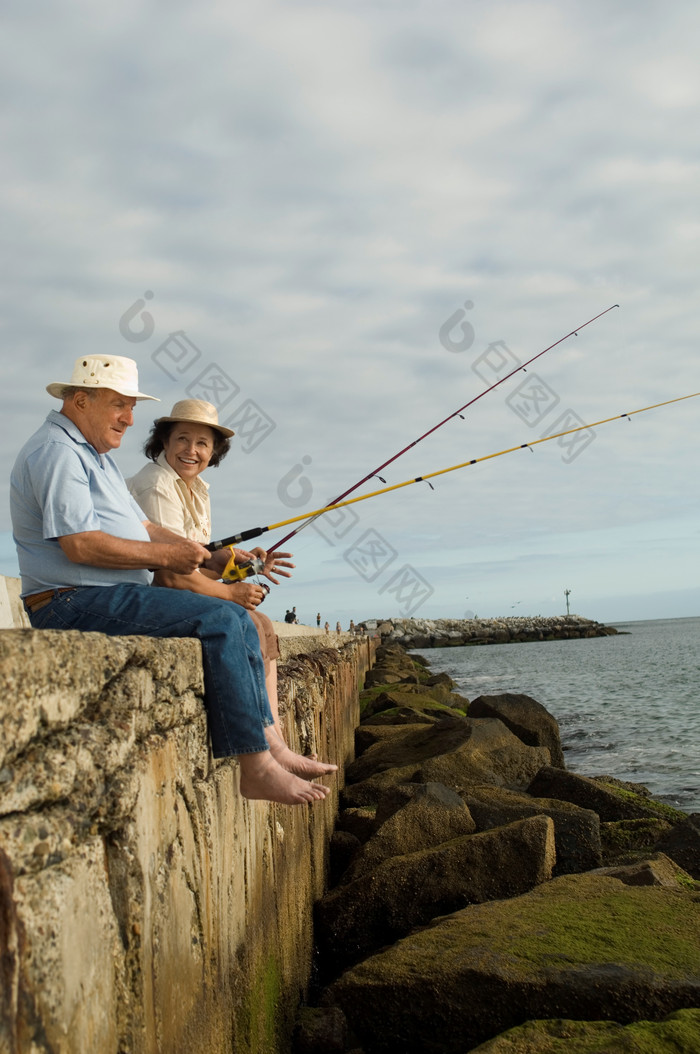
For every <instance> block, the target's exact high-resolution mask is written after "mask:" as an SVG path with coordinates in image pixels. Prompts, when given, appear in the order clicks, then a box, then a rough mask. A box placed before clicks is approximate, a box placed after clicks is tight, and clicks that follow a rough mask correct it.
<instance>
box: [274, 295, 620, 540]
mask: <svg viewBox="0 0 700 1054" xmlns="http://www.w3.org/2000/svg"><path fill="white" fill-rule="evenodd" d="M619 306H620V305H619V304H612V305H611V306H610V307H606V309H605V311H601V312H600V314H599V315H594V316H593V318H589V319H588V322H584V323H583V325H581V326H577V327H576V329H572V330H571V332H570V333H567V334H566V336H565V337H560V338H559V340H555V342H554V344H550V345H549V347H547V348H544V350H543V351H538V352H537V354H536V355H533V356H532V358H531V359H528V360H527V362H523V363H522V364H521V365H520V366H516V367H515V369H514V370H511V371H510V373H507V374H506V375H505V377H501V378H500V380H498V381H496V382H495V383H494V384H492V385H491V386H490V387H489V388H485V389H484V391H483V392H480V393H479V395H475V396H474V398H473V399H470V400H469V402H467V403H465V404H464V406H460V407H459V409H458V410H455V411H454V412H453V413H451V414H449V415H448V416H447V417H446V418H445V419H444V420H442V421H439V422H438V424H436V425H433V427H432V428H429V429H428V431H427V432H424V433H423V435H422V436H418V438H417V439H414V440H413V442H412V443H409V444H408V446H405V447H404V448H403V449H402V450H399V451H398V453H397V454H394V455H393V456H392V457H390V458H388V460H387V461H383V462H382V464H381V465H377V467H376V468H374V469H372V471H371V472H368V473H367V475H366V476H363V477H362V479H358V481H357V483H353V485H352V486H351V487H348V489H347V490H344V491H343V493H342V494H339V495H338V497H337V498H334V499H333V501H329V502H328V504H327V505H326V506H325V508H332V507H333V506H334V505H337V504H338V502H340V501H342V500H343V498H347V496H348V494H352V493H353V491H355V490H357V488H358V487H361V486H362V484H363V483H366V482H367V480H369V479H372V477H373V476H379V473H380V472H381V471H382V469H385V468H386V467H387V465H391V464H392V462H394V461H396V460H397V459H398V458H400V457H401V455H402V454H405V453H406V452H407V451H408V450H411V449H412V448H413V447H414V446H417V445H418V443H420V442H422V441H423V440H424V439H427V438H428V436H429V435H432V434H433V432H437V430H438V428H442V426H443V425H446V424H447V422H448V421H451V420H452V418H453V417H459V416H460V414H462V412H463V411H464V410H468V409H469V407H470V406H473V405H474V403H477V402H478V401H479V399H483V397H484V396H485V395H488V394H489V392H492V391H493V390H494V388H498V386H499V384H503V382H504V381H507V380H509V378H510V377H513V376H514V375H515V374H516V373H518V372H519V371H520V370H525V369H526V367H528V366H529V365H530V363H532V362H534V361H535V359H539V358H541V356H542V355H545V354H546V353H547V352H548V351H551V350H552V348H556V347H557V345H558V344H562V343H563V342H564V341H565V340H568V339H569V337H575V336H578V334H579V332H580V331H581V330H582V329H585V328H586V326H590V325H591V323H592V322H595V321H596V320H597V319H599V318H602V317H603V315H607V313H608V311H612V310H613V308H615V307H619ZM379 479H380V480H381V481H382V483H385V482H386V480H384V479H382V477H381V476H379ZM316 518H317V516H316V515H313V514H312V515H311V516H309V518H308V519H307V520H305V521H304V523H300V524H299V526H298V527H295V528H294V530H293V531H290V532H289V534H285V536H284V538H281V539H280V540H279V542H276V544H275V545H273V546H271V547H270V549H269V550H268V552H270V553H274V552H275V551H276V550H277V549H279V547H280V546H281V545H284V543H285V542H287V541H289V539H290V538H293V537H294V535H295V534H298V533H299V531H302V530H303V529H304V527H308V525H309V524H310V523H313V521H314V520H315V519H316Z"/></svg>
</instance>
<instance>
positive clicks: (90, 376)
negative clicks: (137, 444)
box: [46, 355, 160, 403]
mask: <svg viewBox="0 0 700 1054" xmlns="http://www.w3.org/2000/svg"><path fill="white" fill-rule="evenodd" d="M66 388H110V389H111V390H112V391H113V392H118V393H119V395H126V396H127V398H129V399H152V400H153V401H154V402H156V403H159V402H160V399H158V398H157V396H155V395H144V393H143V392H140V391H139V373H138V368H137V366H136V363H135V362H134V360H133V359H125V358H124V357H123V356H121V355H82V356H81V357H80V358H79V359H76V360H75V365H74V366H73V376H72V377H71V379H70V380H69V381H53V383H52V384H47V385H46V391H47V392H48V393H49V395H53V396H54V398H56V399H62V398H63V393H64V392H65V390H66Z"/></svg>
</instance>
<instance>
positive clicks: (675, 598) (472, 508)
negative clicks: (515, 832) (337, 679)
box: [0, 0, 700, 625]
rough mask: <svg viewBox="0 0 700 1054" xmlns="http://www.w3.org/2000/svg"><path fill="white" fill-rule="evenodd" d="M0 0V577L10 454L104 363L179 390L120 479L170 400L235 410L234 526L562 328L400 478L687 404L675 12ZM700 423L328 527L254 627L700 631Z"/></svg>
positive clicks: (699, 97)
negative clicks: (372, 624)
mask: <svg viewBox="0 0 700 1054" xmlns="http://www.w3.org/2000/svg"><path fill="white" fill-rule="evenodd" d="M3 6H4V13H3V15H2V33H1V34H0V55H1V61H0V78H1V80H2V85H3V97H4V100H5V107H4V110H3V115H2V176H1V178H2V212H3V214H2V227H3V232H4V234H3V239H2V243H1V244H0V259H1V260H2V268H3V273H4V274H3V276H4V281H3V283H2V296H3V299H4V304H3V312H2V322H3V328H4V335H3V336H4V339H3V347H4V353H3V355H2V358H1V360H0V374H1V381H2V386H3V390H4V391H5V393H6V405H5V411H4V425H3V428H4V438H5V444H6V450H7V453H8V455H9V456H8V457H7V458H6V468H5V470H4V471H3V473H2V477H1V481H0V485H1V487H2V492H3V495H4V500H3V502H2V512H1V513H0V515H1V520H0V531H2V535H1V536H0V571H2V573H5V574H9V575H13V574H17V565H16V560H15V556H14V547H13V544H12V538H11V530H10V522H9V511H8V501H7V494H8V478H9V472H10V469H11V465H12V462H13V460H14V457H15V455H16V452H17V451H18V450H19V448H20V446H21V445H22V443H23V441H24V439H25V438H26V437H27V436H28V435H29V434H30V433H31V432H32V431H34V429H35V428H36V427H38V425H39V424H40V422H41V421H42V420H43V418H44V416H45V414H46V413H47V412H48V410H49V409H51V408H52V407H55V408H58V404H57V403H56V402H55V401H54V400H52V399H51V398H50V397H49V396H48V395H47V394H46V393H45V390H44V388H45V385H46V384H47V383H48V382H50V381H64V380H67V379H68V378H69V376H70V373H71V370H72V364H73V361H74V359H75V358H76V357H77V356H79V355H83V354H85V353H90V352H96V351H99V352H100V353H103V352H107V353H109V354H116V355H127V356H130V357H131V358H134V359H136V361H137V362H138V365H139V373H140V378H141V387H142V390H144V391H146V392H149V393H152V394H154V395H158V396H160V398H161V400H162V403H161V404H160V407H156V404H153V403H141V404H140V405H139V407H138V408H137V411H136V424H135V426H134V428H133V429H132V430H131V432H130V434H129V435H128V437H127V439H126V440H125V441H124V443H123V445H122V449H121V450H120V451H119V453H118V454H117V457H118V460H119V463H120V465H121V467H122V470H123V472H124V474H125V475H129V474H130V473H132V472H134V471H136V470H137V469H138V468H139V467H140V466H141V464H142V463H143V455H142V453H141V446H142V443H143V440H144V438H145V435H146V433H147V431H148V428H149V426H150V424H151V422H152V420H153V417H154V416H156V414H158V413H160V412H162V413H168V412H169V410H170V407H171V406H172V403H173V402H174V401H175V400H177V399H180V398H182V397H184V396H187V395H190V396H196V397H201V398H208V399H209V400H210V401H212V402H214V403H215V404H216V405H217V406H218V407H219V412H220V418H221V420H222V421H230V422H232V423H233V427H235V428H236V431H237V437H236V439H235V440H234V446H233V449H232V452H231V454H230V455H229V457H228V458H227V459H226V460H225V461H224V462H223V464H222V465H221V466H220V467H219V468H218V469H216V470H213V471H210V473H209V474H208V479H209V482H210V484H211V488H212V490H211V492H212V498H213V505H214V530H215V535H216V537H222V536H225V535H228V534H231V533H233V532H236V531H239V530H243V529H247V528H250V527H255V526H264V525H267V524H271V523H278V522H280V521H282V520H285V519H287V518H288V517H291V516H296V515H300V514H302V513H303V512H304V511H306V510H311V509H315V508H317V507H319V506H322V505H323V504H324V503H326V502H328V501H329V500H331V499H333V498H334V497H336V496H337V494H338V493H340V492H341V491H344V490H346V489H347V488H348V487H350V486H351V485H352V484H353V483H355V482H356V481H357V480H358V479H360V478H362V477H363V476H365V475H367V474H368V473H369V472H371V471H372V470H373V469H374V468H375V467H377V466H378V465H380V464H381V463H383V462H384V461H386V460H388V459H389V458H390V457H392V455H394V454H395V453H397V452H398V451H399V450H401V449H402V448H403V447H405V446H407V445H408V444H410V443H411V442H412V441H413V440H415V439H417V438H418V437H419V436H421V435H423V434H424V433H425V432H427V431H428V430H430V429H432V428H433V426H434V425H436V424H437V423H438V422H439V421H441V420H443V419H444V418H446V417H448V416H449V415H451V414H453V413H454V411H455V410H457V409H458V408H460V407H462V406H463V405H464V404H466V403H467V402H469V401H470V400H472V399H474V398H475V397H476V396H478V395H480V393H481V392H483V391H484V390H485V389H486V388H488V387H489V386H490V385H492V384H493V383H495V382H496V381H498V380H501V379H502V378H503V377H504V376H505V374H506V373H507V372H509V371H510V370H513V369H515V368H517V366H518V365H520V364H521V363H524V362H526V361H527V360H528V359H529V358H531V357H532V356H533V355H536V354H537V353H538V352H540V351H542V350H543V349H544V348H546V347H548V346H549V345H551V344H553V343H554V342H555V341H558V340H559V339H560V338H561V337H564V336H565V335H566V334H569V333H571V332H572V331H573V330H575V329H576V328H577V327H581V329H580V332H579V333H578V335H577V336H576V335H572V336H570V337H568V339H567V340H565V341H563V342H562V343H560V344H558V345H557V347H555V348H552V350H551V351H548V352H547V353H546V354H545V355H543V356H542V357H541V358H540V359H538V360H537V362H536V363H533V364H532V366H530V367H529V368H528V370H527V372H526V373H523V372H522V371H519V372H518V373H516V375H515V376H513V377H512V378H511V379H509V380H505V381H504V382H503V383H502V384H499V386H498V388H497V389H496V390H494V391H492V392H490V393H489V394H486V395H484V397H483V398H481V399H479V400H478V402H476V403H475V404H474V405H473V407H472V408H470V409H469V410H468V411H465V413H464V417H463V419H462V418H461V417H459V416H455V417H453V418H452V419H451V420H450V421H449V422H448V423H447V424H445V425H444V426H443V427H442V428H440V429H439V430H438V431H436V432H434V433H433V434H432V435H430V436H429V437H428V438H426V439H425V440H423V441H422V442H421V443H419V444H418V445H417V446H415V447H414V448H412V449H411V451H410V452H409V453H407V454H405V455H404V456H402V457H401V458H400V459H399V460H397V461H396V462H394V463H393V464H392V465H390V466H389V467H388V468H387V469H386V470H385V471H383V472H382V473H381V474H382V476H384V478H385V479H386V482H387V484H393V483H397V482H400V481H402V480H406V479H411V478H413V477H415V476H417V475H424V474H426V473H429V472H433V471H435V470H437V469H441V468H444V467H447V466H450V465H454V464H457V463H461V462H464V461H467V460H471V459H472V458H480V457H482V456H485V455H487V454H490V453H494V452H497V451H500V450H503V449H505V448H509V447H512V446H517V445H519V444H521V443H525V442H528V441H532V440H533V439H536V438H541V437H542V436H545V435H550V434H552V433H555V432H557V431H560V430H564V429H565V428H569V427H575V425H576V424H584V423H590V422H593V421H597V420H600V419H602V418H605V417H608V416H612V415H615V414H620V413H623V412H628V411H630V410H633V409H638V408H641V407H645V406H649V405H651V404H653V403H657V402H660V401H662V400H667V399H673V398H675V397H678V396H682V395H687V394H689V393H692V392H696V391H700V369H699V368H698V350H697V348H698V306H697V305H698V300H697V286H698V274H699V266H700V255H699V248H700V209H699V208H698V186H699V185H700V153H699V151H698V142H697V129H698V119H699V117H700V113H699V104H700V67H698V63H697V54H698V47H699V45H700V7H699V6H698V5H697V3H695V2H692V0H677V2H675V3H673V4H668V3H661V2H656V0H634V2H632V0H629V2H626V0H620V2H613V3H609V2H607V3H603V2H601V0H587V2H585V3H584V2H583V0H569V2H566V0H563V2H562V0H558V2H554V0H549V2H528V0H522V2H520V0H518V2H505V0H488V2H487V0H462V2H458V0H430V2H428V0H412V2H411V0H407V2H403V3H399V2H397V0H379V2H373V3H367V2H362V0H359V2H358V0H353V2H352V3H350V2H343V0H330V2H326V3H298V2H290V3H286V4H285V3H281V2H279V0H277V2H274V0H273V2H269V0H263V2H258V3H256V4H255V5H254V6H253V5H249V4H245V5H244V4H240V3H221V2H220V3H208V2H204V3H202V4H196V5H195V4H194V3H192V2H182V0H170V2H169V3H167V4H166V3H162V2H161V3H158V2H153V0H138V2H136V0H122V2H121V3H120V4H118V5H104V6H97V5H95V4H94V3H88V2H87V0H64V2H63V3H62V4H60V5H58V4H55V3H45V2H42V0H22V2H21V3H20V2H19V0H8V2H6V3H5V4H4V5H3ZM613 304H619V305H620V306H619V308H615V309H614V310H611V311H609V312H607V313H606V314H605V315H604V316H603V317H602V318H599V319H598V320H597V321H595V322H593V323H591V324H590V325H589V326H586V327H585V328H583V326H584V323H586V322H587V321H588V320H589V319H591V318H592V317H593V316H596V315H598V314H600V313H601V312H604V311H606V309H608V308H609V307H611V306H612V305H613ZM699 413H700V399H696V400H693V399H689V400H686V401H684V402H681V403H677V404H674V405H671V406H667V407H663V408H660V409H657V410H652V411H649V412H648V413H644V414H639V415H636V416H632V417H631V419H630V420H626V419H622V420H619V421H615V422H612V423H609V424H606V425H602V426H600V427H597V428H595V429H593V431H586V432H583V433H580V434H578V435H577V437H576V438H575V441H572V440H571V439H570V440H568V441H564V440H561V441H560V440H556V439H554V440H551V441H550V442H547V443H542V444H539V445H538V446H536V447H535V448H534V451H533V452H530V451H528V450H518V451H516V452H514V453H511V454H508V455H504V456H503V457H500V458H496V459H493V460H488V461H485V462H482V463H480V464H478V465H475V466H473V467H470V468H466V469H461V470H459V471H455V472H453V473H450V474H448V475H445V476H441V477H439V478H437V479H435V480H434V481H433V485H434V489H433V490H431V489H430V488H429V486H428V484H427V483H420V484H416V485H414V486H411V487H406V488H405V489H402V490H399V491H398V492H393V493H390V494H386V495H381V496H378V497H376V498H372V499H369V500H367V501H366V502H363V503H360V504H357V505H355V506H352V507H350V508H348V509H347V510H345V511H336V512H335V513H333V514H332V515H329V516H327V517H325V518H323V519H321V520H319V521H318V522H317V524H316V525H315V526H312V527H309V528H306V529H305V530H303V531H302V532H301V533H300V534H299V535H298V536H297V537H295V538H294V539H293V541H292V542H290V544H289V548H291V549H293V551H294V554H295V560H296V564H297V571H296V575H295V578H294V579H293V581H292V582H291V583H287V584H285V585H284V586H282V587H279V588H278V589H277V590H275V591H273V594H272V596H271V597H270V598H268V600H267V601H266V610H267V612H268V614H270V615H271V616H272V617H273V618H279V617H282V616H283V615H284V612H285V610H286V609H287V608H288V607H291V606H292V605H294V606H296V607H297V612H298V614H299V615H300V617H301V619H302V621H305V622H311V621H312V620H313V619H315V615H316V612H317V611H320V613H321V616H322V619H323V620H324V621H325V620H326V619H328V620H329V621H330V622H331V624H332V625H335V621H336V619H340V620H341V621H342V622H343V623H344V624H347V622H348V620H349V619H350V618H354V619H355V620H359V619H362V618H369V617H375V616H382V617H384V616H389V615H398V614H403V615H409V614H412V615H415V616H425V617H440V616H445V617H465V616H467V617H468V616H469V615H470V614H472V613H475V614H478V615H482V616H496V615H512V614H543V615H549V614H557V613H561V612H563V611H564V610H565V606H566V600H565V592H564V591H565V590H570V591H571V593H570V597H569V602H570V607H571V610H572V611H575V612H577V613H580V614H583V615H586V616H588V617H591V618H596V619H600V620H602V621H622V620H628V619H645V618H655V617H681V616H690V615H698V614H700V582H699V580H698V571H699V569H700V558H699V557H698V552H699V550H700V545H699V542H700V521H699V518H698V513H699V512H700V508H699V503H698V492H697V484H696V480H697V465H696V452H695V438H696V434H697V424H698V415H699ZM379 486H381V484H380V483H379V481H378V480H372V481H371V482H369V483H366V484H365V485H364V487H363V488H362V489H361V490H360V491H358V492H357V493H362V492H366V491H367V490H372V489H375V487H379ZM283 533H284V532H283V531H281V530H278V531H273V532H270V533H269V534H268V535H267V536H266V537H265V538H264V539H262V540H261V541H264V542H265V543H266V544H274V542H275V541H277V540H279V539H280V538H281V537H282V535H283ZM250 544H251V545H252V544H254V543H250Z"/></svg>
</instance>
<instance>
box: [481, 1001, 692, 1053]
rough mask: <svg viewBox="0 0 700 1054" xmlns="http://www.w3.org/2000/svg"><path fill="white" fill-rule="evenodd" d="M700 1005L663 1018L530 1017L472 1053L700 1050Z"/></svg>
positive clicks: (684, 1051)
mask: <svg viewBox="0 0 700 1054" xmlns="http://www.w3.org/2000/svg"><path fill="white" fill-rule="evenodd" d="M698 1051H700V1010H696V1009H692V1010H678V1011H677V1012H676V1013H674V1014H670V1015H669V1016H668V1017H667V1018H665V1019H664V1020H663V1021H635V1022H634V1024H631V1025H620V1024H618V1023H617V1022H615V1021H562V1020H553V1021H528V1022H527V1024H525V1025H521V1026H520V1027H519V1028H512V1029H509V1030H508V1031H507V1032H504V1033H503V1034H502V1035H501V1036H497V1037H496V1038H495V1039H491V1040H488V1041H487V1042H486V1043H482V1044H481V1045H480V1046H478V1047H475V1048H474V1050H473V1052H472V1054H698Z"/></svg>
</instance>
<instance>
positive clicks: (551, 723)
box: [469, 692, 566, 769]
mask: <svg viewBox="0 0 700 1054" xmlns="http://www.w3.org/2000/svg"><path fill="white" fill-rule="evenodd" d="M469 716H470V717H497V718H499V719H500V720H501V721H502V722H503V724H504V725H505V726H506V728H509V729H510V730H511V732H513V734H514V735H516V736H517V737H518V739H522V741H523V743H527V744H528V746H530V747H547V749H548V750H549V755H550V757H551V759H552V760H551V764H552V765H554V766H555V768H560V769H563V768H565V767H566V766H565V764H564V754H563V752H562V749H561V737H560V735H559V722H558V721H557V720H556V718H554V717H552V715H551V714H550V713H549V711H548V710H546V709H545V708H544V706H542V703H538V702H537V700H536V699H531V698H530V696H529V695H516V694H514V693H511V692H505V693H504V694H502V695H480V696H479V697H478V698H477V699H474V700H473V702H472V703H471V704H470V707H469Z"/></svg>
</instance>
